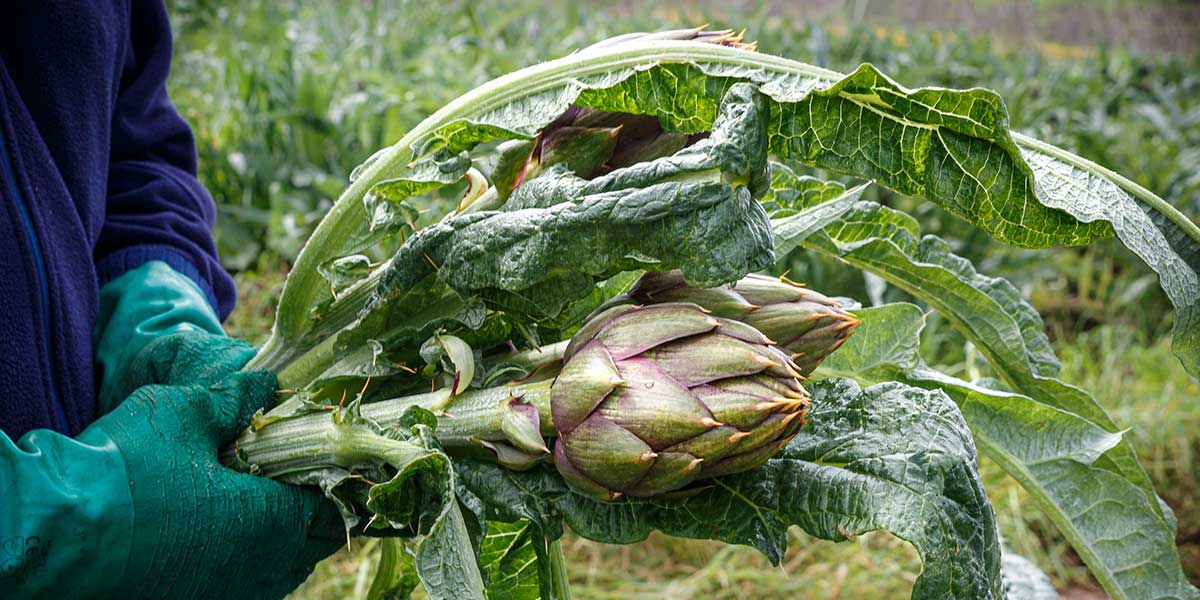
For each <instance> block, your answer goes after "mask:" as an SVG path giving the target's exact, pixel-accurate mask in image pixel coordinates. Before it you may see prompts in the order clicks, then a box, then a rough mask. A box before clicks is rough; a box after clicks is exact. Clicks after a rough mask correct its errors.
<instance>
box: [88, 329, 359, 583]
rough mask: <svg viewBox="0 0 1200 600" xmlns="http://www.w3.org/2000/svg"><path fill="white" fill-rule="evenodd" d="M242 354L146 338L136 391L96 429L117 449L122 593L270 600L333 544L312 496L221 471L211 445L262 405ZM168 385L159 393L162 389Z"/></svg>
mask: <svg viewBox="0 0 1200 600" xmlns="http://www.w3.org/2000/svg"><path fill="white" fill-rule="evenodd" d="M252 355H253V349H252V348H250V347H249V346H247V345H246V344H244V343H241V342H238V341H236V340H231V339H230V338H225V337H221V336H215V335H210V334H205V333H191V334H179V335H172V336H167V337H164V338H161V339H158V340H155V341H154V342H152V343H151V344H150V345H148V346H147V347H146V349H145V350H143V351H142V352H141V353H140V354H139V356H138V359H137V360H136V361H134V364H132V365H131V366H130V369H129V373H130V382H131V383H132V382H134V381H136V382H137V383H150V384H153V385H147V386H144V387H140V388H139V389H137V391H135V392H134V393H133V394H132V395H131V396H129V397H128V398H127V399H126V400H125V401H124V402H122V403H121V404H120V405H119V406H117V408H116V409H115V410H113V412H111V413H110V414H108V415H106V416H105V417H103V418H102V419H100V420H99V421H97V422H96V423H95V424H94V425H93V427H96V428H99V429H100V430H101V431H103V432H104V433H107V434H108V436H109V437H111V439H112V440H113V441H114V442H115V443H116V445H117V446H118V447H119V448H120V451H121V454H122V456H123V457H124V459H125V464H126V472H127V475H128V479H129V485H130V488H131V491H132V498H133V515H134V531H133V539H132V548H131V552H130V559H129V562H128V566H127V568H126V571H125V577H124V585H125V586H126V588H127V589H125V590H124V593H123V594H122V595H125V594H128V595H129V596H131V597H178V598H192V597H221V598H233V597H253V598H273V597H282V596H283V595H284V594H286V593H288V592H290V591H291V590H292V589H294V588H295V587H296V586H297V585H299V584H300V583H301V582H302V581H303V580H304V579H305V577H306V576H307V575H308V574H309V573H310V572H311V571H312V568H313V566H314V565H315V564H316V563H317V562H318V561H319V560H321V559H322V558H324V557H326V556H328V555H329V554H330V553H331V552H333V551H334V550H336V549H337V548H338V547H339V546H340V545H341V543H342V540H343V539H344V531H343V529H342V526H341V519H340V517H339V515H338V513H337V510H336V508H335V507H334V506H333V505H332V503H330V502H329V501H328V500H326V499H325V498H324V497H323V496H322V495H321V493H320V492H318V491H317V490H315V489H310V488H301V487H297V486H291V485H286V484H282V483H279V482H276V481H272V480H268V479H266V478H261V477H255V476H253V475H248V474H245V473H239V472H236V471H233V470H231V469H228V468H226V467H224V466H222V465H221V464H220V463H219V461H218V458H217V453H218V451H219V448H220V447H221V446H222V445H223V444H225V443H227V442H228V441H229V440H231V439H233V438H234V436H236V435H237V433H238V432H239V431H240V430H241V429H243V428H244V427H245V426H246V425H247V424H248V423H249V421H250V417H251V416H252V415H253V414H254V412H255V411H257V410H258V409H260V408H263V407H264V406H266V405H267V404H268V403H269V402H270V400H271V399H272V398H273V397H274V393H275V387H276V384H275V377H274V375H273V374H271V373H269V372H266V371H251V372H233V373H231V372H232V371H234V370H235V369H237V368H238V367H240V366H241V365H242V364H244V363H245V362H246V361H247V360H248V359H249V358H250V356H252ZM164 383H165V384H171V385H162V384H164Z"/></svg>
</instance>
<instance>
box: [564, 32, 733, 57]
mask: <svg viewBox="0 0 1200 600" xmlns="http://www.w3.org/2000/svg"><path fill="white" fill-rule="evenodd" d="M742 37H743V35H742V33H737V32H734V31H733V30H732V29H721V30H716V31H711V30H709V29H707V28H706V27H690V28H687V29H671V30H667V31H651V32H637V33H626V34H623V35H618V36H614V37H610V38H608V39H605V40H600V41H599V42H596V43H595V44H592V45H591V46H588V47H587V48H584V49H583V51H584V52H587V51H588V50H597V49H602V48H612V47H613V46H620V45H621V44H629V43H632V42H667V41H674V42H704V43H706V44H717V45H720V46H731V47H733V48H740V49H742V50H754V49H755V46H756V43H755V42H746V41H744V40H743V39H742Z"/></svg>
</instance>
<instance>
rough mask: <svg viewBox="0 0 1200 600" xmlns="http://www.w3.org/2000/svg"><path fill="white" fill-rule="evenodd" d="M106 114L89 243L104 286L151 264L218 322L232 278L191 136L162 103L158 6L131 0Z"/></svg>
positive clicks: (165, 37) (165, 24)
mask: <svg viewBox="0 0 1200 600" xmlns="http://www.w3.org/2000/svg"><path fill="white" fill-rule="evenodd" d="M130 4H131V7H130V24H129V32H130V33H129V40H128V46H127V47H126V49H125V60H124V64H122V65H120V69H121V76H120V84H119V85H120V89H119V90H118V91H117V99H116V103H115V105H114V108H113V115H112V150H111V155H110V158H109V167H108V192H107V195H108V203H107V208H106V212H107V215H106V217H105V222H104V226H103V228H102V230H101V232H100V238H99V240H98V242H97V244H96V249H95V260H96V271H97V274H98V276H99V279H100V284H101V285H104V284H105V283H107V282H108V281H111V280H113V279H115V278H117V277H120V276H121V275H122V274H124V273H125V272H127V271H129V270H131V269H135V268H137V267H139V266H141V265H143V264H145V263H146V262H149V261H151V260H160V261H163V262H165V263H167V264H168V265H170V266H171V267H173V268H174V269H175V270H176V271H179V272H180V273H182V274H183V275H186V276H187V277H188V278H190V279H192V280H193V281H195V282H196V284H197V285H199V286H200V289H201V290H203V291H204V293H205V295H206V296H207V297H208V300H209V302H210V303H211V304H212V305H213V308H215V309H216V311H217V313H218V314H219V315H220V316H221V318H222V319H224V318H225V317H226V316H228V315H229V312H230V311H231V310H233V305H234V301H235V299H236V294H235V291H234V287H233V280H232V279H231V278H230V277H229V275H228V274H227V273H226V272H225V271H224V269H222V268H221V264H220V262H219V260H218V258H217V249H216V244H215V243H214V242H213V238H212V227H213V223H214V220H215V218H216V207H215V205H214V204H213V200H212V197H211V196H209V194H208V191H207V190H205V189H204V186H203V185H202V184H201V183H200V181H199V180H198V179H197V178H196V143H195V140H194V138H193V136H192V130H191V128H190V127H189V126H188V124H187V123H186V122H184V120H183V118H182V117H180V116H179V113H178V112H176V111H175V107H174V105H172V104H171V101H170V99H169V98H168V97H167V86H166V82H167V75H168V73H169V71H170V68H171V25H170V22H169V21H168V20H167V13H166V8H165V7H164V6H163V4H162V0H133V1H132V2H131V3H130Z"/></svg>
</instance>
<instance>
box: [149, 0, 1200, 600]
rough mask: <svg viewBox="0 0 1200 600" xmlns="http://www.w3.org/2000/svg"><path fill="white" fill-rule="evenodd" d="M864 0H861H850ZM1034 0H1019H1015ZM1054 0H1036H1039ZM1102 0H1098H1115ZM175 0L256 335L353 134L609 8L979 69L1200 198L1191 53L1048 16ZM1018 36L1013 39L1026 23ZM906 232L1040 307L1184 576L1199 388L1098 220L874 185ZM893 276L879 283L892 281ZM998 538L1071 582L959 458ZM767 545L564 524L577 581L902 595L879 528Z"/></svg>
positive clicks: (1196, 526) (551, 51)
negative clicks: (942, 242)
mask: <svg viewBox="0 0 1200 600" xmlns="http://www.w3.org/2000/svg"><path fill="white" fill-rule="evenodd" d="M863 4H864V5H865V3H863ZM1035 4H1036V3H1035ZM1044 4H1046V5H1054V6H1057V5H1058V3H1057V0H1054V1H1052V2H1045V3H1044ZM1116 4H1117V5H1121V3H1119V2H1118V3H1116ZM346 6H347V5H344V4H336V5H335V4H334V3H302V2H282V3H275V2H268V1H266V0H250V1H247V2H242V3H238V4H231V5H228V6H226V5H223V4H222V3H218V2H214V1H203V0H191V1H183V0H176V1H175V2H174V3H173V6H172V11H173V17H174V19H175V24H176V28H177V30H178V38H177V41H178V43H177V49H176V52H177V56H176V64H175V71H174V75H173V77H172V81H171V90H172V95H173V98H174V99H175V101H176V102H177V104H178V105H179V107H180V110H181V111H182V112H183V114H184V115H185V116H186V117H187V118H188V119H189V120H190V121H191V122H192V124H193V126H194V127H195V129H196V132H197V139H198V142H199V147H200V160H201V178H202V180H203V181H204V183H205V184H206V185H207V186H208V187H209V189H210V190H212V192H213V194H214V196H215V197H216V198H217V199H218V203H219V210H220V217H219V223H218V229H217V232H216V233H217V238H218V242H219V245H220V248H221V252H222V255H223V257H224V259H225V264H226V267H227V268H229V269H230V270H231V271H233V272H235V273H236V277H237V280H238V284H239V294H240V297H239V305H238V309H237V310H236V311H235V313H234V315H233V316H232V317H231V319H230V320H229V322H228V323H227V327H228V329H229V331H230V333H231V334H233V335H238V336H240V337H244V338H246V339H247V340H249V341H251V342H254V343H261V342H262V341H263V340H264V339H265V337H266V335H267V333H268V332H269V331H270V325H271V318H272V308H273V306H274V305H275V302H276V301H277V299H278V292H279V287H280V285H281V283H282V280H283V276H284V273H285V272H286V269H287V264H288V260H289V259H290V258H291V257H293V256H294V254H295V252H296V251H297V249H298V247H299V244H300V243H301V242H302V240H304V239H305V237H306V236H307V234H308V232H309V230H310V229H311V227H312V226H314V225H315V223H316V222H317V220H319V218H320V216H321V215H322V214H324V211H325V210H326V209H327V208H328V206H329V205H330V203H331V202H332V200H333V198H335V197H336V195H337V194H338V192H339V191H340V190H341V188H342V187H343V185H344V182H345V176H346V174H347V173H348V172H349V170H350V169H351V168H352V167H353V166H354V165H356V164H358V163H359V162H360V161H361V160H362V159H364V158H365V157H366V156H367V155H369V154H370V153H371V152H372V151H374V150H375V149H376V148H378V147H380V146H382V145H384V144H386V143H389V142H391V141H392V140H395V139H397V138H399V137H400V135H401V133H402V132H403V131H404V130H405V129H406V128H407V127H410V126H411V125H412V124H413V123H415V122H416V121H418V120H419V119H421V118H422V117H424V116H425V115H427V114H429V113H430V112H432V111H433V110H435V109H436V108H437V107H439V106H441V105H442V104H444V103H445V102H447V101H448V100H450V99H452V98H454V97H455V96H457V95H459V94H460V93H462V92H464V91H466V90H467V89H469V88H471V87H473V86H474V85H477V84H478V83H481V82H483V81H486V80H487V79H490V78H492V77H494V76H497V75H499V74H501V73H504V72H507V71H510V70H513V69H515V68H519V67H522V66H525V65H529V64H533V63H535V62H537V61H539V60H542V59H545V58H548V57H553V56H559V55H562V54H564V53H566V52H569V51H571V50H572V49H574V48H577V47H581V46H584V45H587V44H588V43H590V42H592V41H595V40H596V39H600V38H603V37H607V36H609V35H613V34H616V33H623V32H626V31H632V30H647V29H656V28H663V27H671V26H676V27H677V26H681V25H691V24H696V23H703V22H712V23H714V24H715V25H718V26H734V27H736V28H741V27H743V26H744V27H747V28H748V30H749V34H750V35H749V37H751V38H753V39H757V40H758V41H759V43H760V44H759V47H760V48H761V49H762V50H763V51H766V52H772V53H777V54H785V55H788V56H790V57H794V58H798V59H801V60H805V61H808V62H812V63H815V64H819V65H822V66H828V67H831V68H835V69H840V70H842V71H848V70H850V69H852V68H854V66H856V65H857V64H858V63H860V62H872V63H874V64H876V65H878V66H879V67H880V68H881V69H883V70H884V71H885V72H887V73H889V74H891V75H893V76H894V77H896V78H897V79H898V80H899V81H901V82H903V83H905V84H910V85H911V84H929V85H947V86H956V87H964V86H973V85H984V86H986V87H992V88H995V89H997V90H999V91H1000V92H1001V94H1002V96H1004V98H1005V100H1006V102H1007V103H1008V107H1009V110H1010V112H1011V113H1012V119H1013V123H1012V124H1013V126H1014V128H1018V129H1020V130H1022V131H1026V132H1028V133H1031V134H1033V135H1036V136H1038V137H1040V138H1043V139H1047V140H1049V141H1051V142H1054V143H1056V144H1061V145H1063V146H1065V147H1068V148H1070V149H1072V150H1075V151H1077V152H1080V153H1081V154H1083V155H1085V156H1088V157H1089V158H1093V159H1096V160H1097V161H1098V162H1100V163H1102V164H1105V165H1107V166H1112V167H1116V168H1117V170H1119V171H1121V172H1122V173H1125V174H1128V175H1129V176H1131V178H1133V179H1134V180H1135V181H1137V182H1138V183H1140V184H1142V185H1145V186H1147V187H1148V188H1150V189H1153V190H1155V191H1156V192H1159V193H1161V194H1162V195H1163V197H1164V198H1166V199H1167V200H1168V201H1170V202H1172V203H1174V204H1175V205H1176V206H1179V207H1180V208H1181V209H1183V210H1185V212H1188V213H1189V214H1191V215H1196V214H1200V173H1198V172H1197V170H1196V168H1195V165H1196V164H1200V55H1194V56H1149V55H1139V54H1130V53H1126V52H1123V51H1120V50H1112V49H1107V48H1105V47H1103V46H1100V47H1096V46H1092V47H1082V48H1081V47H1070V48H1066V47H1060V46H1056V45H1054V44H1053V43H1052V40H1035V42H1037V41H1041V42H1044V43H1042V44H1041V45H1040V46H1039V45H1038V44H1037V43H1034V44H1027V43H1026V42H1027V41H1028V40H1026V39H1025V38H1017V39H1010V38H1005V37H1003V36H1001V37H999V38H989V37H979V36H974V35H970V34H964V33H961V32H957V31H934V32H924V31H910V32H905V31H898V30H896V29H889V28H886V27H882V26H880V25H879V23H878V22H877V21H874V20H869V19H868V20H861V21H860V20H855V19H856V17H855V15H854V14H853V13H851V14H849V15H838V16H836V18H831V19H829V20H828V21H820V22H809V21H807V20H806V19H805V17H806V16H807V15H804V14H790V13H788V14H781V13H780V12H778V11H775V12H773V11H771V10H768V9H767V8H765V7H758V6H755V5H752V4H747V3H738V2H733V3H723V2H694V3H688V4H686V5H683V6H672V5H667V4H663V5H661V6H658V7H656V8H654V9H653V10H650V11H648V12H645V13H641V12H638V13H634V11H632V10H631V8H630V5H626V4H623V3H614V4H613V5H612V6H600V5H598V4H597V5H594V6H593V5H591V4H581V3H559V4H554V5H544V4H543V3H539V2H522V1H509V2H504V3H496V4H479V3H458V2H451V3H449V4H448V5H446V6H441V5H439V6H437V7H434V6H433V4H431V3H419V2H409V1H403V0H397V1H391V0H377V1H366V0H356V1H355V2H354V3H353V4H351V5H349V6H351V7H352V9H349V10H348V9H346ZM1026 46H1028V47H1026ZM880 199H881V200H883V201H885V202H887V203H889V204H892V205H896V206H900V207H903V208H905V209H908V210H911V211H913V212H914V213H915V214H916V215H917V217H918V218H919V220H920V221H921V223H922V227H923V229H924V231H925V232H928V233H935V234H938V235H942V236H944V237H947V238H949V239H951V240H952V242H953V243H954V244H955V247H954V250H955V251H956V252H957V253H959V254H962V255H964V256H967V257H968V258H970V259H971V260H972V261H973V262H974V263H975V264H976V265H978V266H979V268H980V271H981V272H984V273H988V274H992V275H1002V276H1005V277H1007V278H1009V279H1010V280H1012V281H1014V283H1016V284H1017V285H1018V286H1019V287H1020V288H1021V289H1022V291H1023V292H1024V293H1025V294H1026V296H1027V297H1028V298H1030V299H1031V301H1032V302H1033V303H1034V305H1035V306H1036V307H1037V308H1038V309H1039V310H1040V311H1042V313H1043V314H1044V315H1046V318H1047V324H1048V328H1049V332H1050V334H1051V336H1052V338H1053V340H1054V343H1055V347H1056V350H1057V351H1058V353H1059V356H1060V357H1061V359H1062V362H1063V373H1062V378H1063V379H1064V380H1065V381H1067V382H1069V383H1072V384H1075V385H1078V386H1080V387H1082V388H1084V389H1086V390H1088V391H1090V392H1092V393H1093V394H1094V395H1095V397H1096V399H1097V401H1099V402H1100V403H1101V404H1102V405H1104V406H1105V407H1107V408H1108V409H1109V411H1110V412H1111V413H1112V414H1113V417H1114V419H1115V420H1116V421H1117V422H1119V423H1122V424H1125V425H1126V426H1128V427H1129V428H1130V431H1129V433H1128V435H1130V436H1131V437H1132V439H1133V443H1134V447H1135V448H1136V449H1137V451H1138V453H1139V455H1140V456H1141V458H1142V460H1143V464H1144V465H1145V466H1146V468H1147V470H1148V471H1149V472H1150V475H1151V477H1152V478H1153V479H1154V480H1155V482H1156V485H1157V487H1158V490H1159V492H1160V494H1162V495H1163V497H1164V499H1165V500H1166V501H1167V502H1168V504H1170V505H1171V506H1172V507H1173V508H1174V510H1175V512H1176V514H1177V516H1178V518H1179V522H1180V532H1179V538H1178V539H1179V540H1180V543H1181V552H1182V554H1183V558H1184V567H1185V571H1186V572H1187V573H1188V574H1189V577H1191V578H1192V580H1193V581H1200V494H1198V493H1197V492H1198V489H1197V488H1198V485H1200V484H1198V478H1200V473H1198V472H1197V471H1198V470H1200V466H1198V461H1197V455H1198V454H1200V434H1198V433H1197V432H1198V431H1200V403H1197V402H1196V399H1197V398H1198V397H1200V389H1198V388H1197V384H1196V382H1195V381H1192V380H1189V379H1188V377H1187V376H1186V374H1185V373H1184V372H1183V369H1182V368H1181V367H1180V366H1179V364H1178V361H1177V360H1176V359H1175V358H1174V357H1173V356H1172V355H1171V353H1170V348H1169V342H1168V340H1167V339H1166V337H1165V336H1166V333H1167V332H1168V331H1169V318H1166V315H1168V314H1169V305H1168V304H1167V302H1166V300H1165V298H1164V297H1163V294H1162V293H1161V292H1160V291H1158V289H1157V286H1156V282H1155V280H1154V278H1153V275H1152V274H1150V273H1149V271H1148V270H1147V269H1146V268H1145V267H1144V265H1142V264H1141V263H1139V262H1137V260H1136V259H1135V258H1133V257H1132V256H1131V255H1130V254H1129V253H1128V252H1127V251H1124V250H1123V249H1122V248H1121V247H1120V246H1119V244H1116V243H1115V242H1114V243H1105V244H1099V245H1096V246H1093V247H1090V248H1087V249H1055V250H1047V251H1039V252H1027V251H1015V250H1012V249H1008V248H1003V247H1000V246H998V245H997V244H995V243H993V242H991V241H990V240H989V239H988V238H987V236H986V235H985V234H982V233H980V232H978V231H967V230H965V229H966V228H964V227H962V221H960V220H958V219H956V218H953V217H950V216H948V215H947V214H946V213H945V212H944V211H941V210H940V209H938V208H936V207H932V206H929V205H917V204H915V203H913V202H912V201H911V200H908V199H905V198H900V197H894V196H891V195H889V194H886V193H883V194H881V196H880ZM798 267H799V268H798V269H797V271H796V273H798V274H800V275H803V278H804V279H805V280H806V281H808V282H809V283H811V284H812V285H813V286H814V287H817V288H818V289H824V290H842V291H844V293H847V294H850V295H853V296H855V297H860V298H866V296H865V291H863V290H862V281H861V277H860V276H858V275H857V274H856V273H855V274H850V275H847V271H846V270H845V269H842V268H839V267H838V265H836V264H822V263H808V264H805V265H799V266H798ZM894 295H895V291H894V290H889V291H888V292H887V293H885V299H889V300H890V299H899V298H894V297H893V296H894ZM948 331H950V330H949V328H948V327H946V326H945V324H944V323H939V320H938V319H937V318H936V316H934V317H933V318H931V320H930V324H929V326H928V327H927V331H926V336H925V339H924V340H923V347H924V348H926V349H927V350H928V351H929V352H930V353H932V356H930V357H928V358H929V359H930V362H931V363H932V364H935V365H937V366H938V367H939V368H942V369H943V370H945V371H947V372H949V373H952V374H955V375H959V376H970V375H971V374H972V371H973V369H974V365H975V364H976V363H978V361H979V358H978V357H977V356H975V355H974V353H973V352H972V351H971V349H970V347H969V346H967V345H965V344H964V343H963V342H962V341H961V338H960V337H958V336H957V335H956V334H953V333H949V334H948V333H947V332H948ZM981 466H982V472H983V476H984V479H985V483H986V485H987V488H988V492H989V495H990V496H991V499H992V502H993V505H994V507H995V509H996V512H997V518H998V521H999V523H1000V526H1001V531H1002V533H1003V535H1004V537H1005V540H1006V543H1007V544H1008V545H1009V546H1011V547H1012V548H1013V549H1014V550H1016V551H1017V552H1018V553H1020V554H1022V555H1024V556H1026V557H1027V558H1030V559H1031V560H1033V561H1034V562H1035V563H1036V564H1038V565H1039V566H1040V567H1041V568H1042V569H1044V570H1045V571H1046V572H1047V573H1048V574H1049V575H1050V576H1051V577H1052V578H1053V580H1054V581H1055V583H1056V585H1058V586H1059V588H1060V589H1063V590H1068V589H1094V587H1095V586H1094V583H1093V582H1092V580H1091V579H1090V577H1089V576H1088V574H1087V571H1086V569H1085V568H1084V567H1083V566H1082V565H1081V564H1080V562H1079V560H1078V557H1077V556H1076V555H1075V554H1074V553H1073V552H1072V551H1071V549H1070V548H1069V546H1067V545H1066V543H1065V542H1064V541H1063V540H1062V538H1061V536H1059V535H1058V534H1057V532H1056V531H1055V530H1054V527H1053V526H1052V524H1051V523H1050V522H1049V520H1048V519H1047V518H1046V517H1045V515H1043V514H1041V513H1040V511H1038V510H1037V508H1036V506H1034V504H1033V503H1032V501H1031V500H1030V498H1028V497H1027V496H1026V495H1025V493H1024V492H1023V491H1022V490H1021V489H1020V487H1019V486H1017V485H1015V484H1014V483H1013V482H1012V481H1011V480H1009V479H1007V478H1006V477H1005V476H1004V475H1003V473H1002V472H1001V471H1000V470H999V469H998V468H997V467H996V466H995V465H991V464H989V463H987V462H986V461H984V462H983V464H982V465H981ZM791 536H792V545H791V547H790V550H789V552H788V554H787V556H786V558H785V560H784V561H783V563H782V564H781V565H780V566H778V567H775V566H771V565H769V564H768V563H767V562H766V560H765V559H764V558H763V557H762V556H761V555H759V554H758V553H757V552H756V551H754V550H752V549H749V548H744V547H731V546H725V545H722V544H719V543H714V542H705V541H693V540H680V539H674V538H670V537H668V536H663V535H652V536H651V537H650V539H648V540H647V541H646V542H644V543H641V544H637V545H634V546H623V547H617V546H608V545H604V544H598V543H594V542H590V541H586V540H581V539H578V538H574V537H568V539H567V541H566V543H565V549H566V553H567V556H568V560H569V562H570V563H571V564H570V568H571V570H570V572H571V576H572V583H573V585H574V587H575V591H576V593H577V595H578V597H580V598H617V597H620V598H630V597H633V598H696V597H710V598H714V599H719V598H745V597H752V598H784V597H787V598H792V597H797V596H802V597H811V598H859V597H873V598H893V597H907V596H908V594H909V590H910V588H911V586H912V582H913V580H914V578H915V576H916V573H917V572H918V569H919V564H920V563H919V561H918V559H917V557H916V555H915V552H914V551H913V550H912V549H911V548H910V547H909V546H907V545H906V544H904V543H903V542H900V541H898V540H897V539H895V538H893V537H891V536H889V535H887V534H868V535H864V536H861V537H859V538H856V539H855V540H853V541H850V542H847V543H842V544H834V543H830V542H824V541H821V540H815V539H812V538H811V537H809V536H806V535H804V534H803V533H801V532H799V531H793V532H792V534H791ZM374 550H375V542H372V541H369V540H355V542H354V543H353V545H352V546H351V547H350V548H349V549H348V550H343V551H341V552H339V553H338V554H337V555H335V556H333V557H331V558H330V559H329V560H327V561H325V562H324V563H322V564H321V565H319V566H318V569H317V571H316V573H315V574H314V575H313V576H312V577H310V578H309V580H308V582H307V583H306V584H305V585H304V586H303V587H301V588H300V589H299V590H297V591H296V593H295V594H294V597H296V598H343V597H346V598H358V597H363V596H364V595H365V591H366V589H367V586H368V584H369V582H370V575H371V573H372V571H373V564H374V561H376V560H377V554H376V552H374Z"/></svg>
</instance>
